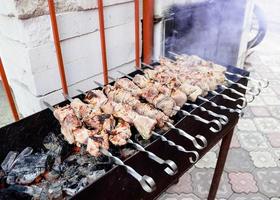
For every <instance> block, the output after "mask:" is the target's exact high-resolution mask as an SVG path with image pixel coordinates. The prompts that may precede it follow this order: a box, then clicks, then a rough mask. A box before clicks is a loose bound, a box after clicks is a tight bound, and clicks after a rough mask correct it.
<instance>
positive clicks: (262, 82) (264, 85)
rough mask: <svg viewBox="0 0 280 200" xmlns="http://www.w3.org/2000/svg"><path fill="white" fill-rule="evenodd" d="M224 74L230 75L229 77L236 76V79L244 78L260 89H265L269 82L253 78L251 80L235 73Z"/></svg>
mask: <svg viewBox="0 0 280 200" xmlns="http://www.w3.org/2000/svg"><path fill="white" fill-rule="evenodd" d="M226 74H228V75H231V76H236V77H238V78H245V79H247V80H249V81H252V82H255V83H257V84H258V85H259V87H261V88H267V87H268V86H269V81H268V80H266V79H260V80H257V79H254V78H251V77H248V76H242V75H241V74H236V73H232V72H228V71H227V72H226Z"/></svg>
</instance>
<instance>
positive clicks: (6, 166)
mask: <svg viewBox="0 0 280 200" xmlns="http://www.w3.org/2000/svg"><path fill="white" fill-rule="evenodd" d="M17 154H18V153H17V152H15V151H10V152H9V153H8V154H7V156H6V158H5V159H4V161H3V162H2V164H1V167H2V169H3V170H4V172H6V173H7V172H9V171H10V170H11V166H12V165H13V162H14V161H15V159H16V157H17Z"/></svg>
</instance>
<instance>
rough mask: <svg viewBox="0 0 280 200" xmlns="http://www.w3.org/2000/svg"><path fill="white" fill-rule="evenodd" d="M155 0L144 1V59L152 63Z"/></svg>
mask: <svg viewBox="0 0 280 200" xmlns="http://www.w3.org/2000/svg"><path fill="white" fill-rule="evenodd" d="M153 19H154V0H145V1H143V61H144V62H145V63H151V57H152V49H153V28H154V20H153Z"/></svg>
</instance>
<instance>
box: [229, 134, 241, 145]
mask: <svg viewBox="0 0 280 200" xmlns="http://www.w3.org/2000/svg"><path fill="white" fill-rule="evenodd" d="M230 148H240V143H239V141H238V138H237V135H236V134H233V136H232V139H231V143H230Z"/></svg>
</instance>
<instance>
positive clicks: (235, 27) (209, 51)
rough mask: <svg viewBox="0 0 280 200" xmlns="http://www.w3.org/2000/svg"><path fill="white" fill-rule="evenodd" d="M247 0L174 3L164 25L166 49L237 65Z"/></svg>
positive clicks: (166, 53)
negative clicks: (170, 17) (168, 18)
mask: <svg viewBox="0 0 280 200" xmlns="http://www.w3.org/2000/svg"><path fill="white" fill-rule="evenodd" d="M245 8H246V0H238V1H236V0H227V1H224V0H215V1H211V2H209V1H207V2H203V3H198V4H195V5H189V4H188V5H182V4H178V5H173V6H172V7H171V8H170V9H169V13H168V16H172V17H173V19H174V20H168V21H167V22H166V26H165V36H166V38H165V39H166V40H165V55H166V56H168V51H174V52H177V53H186V54H195V55H198V56H200V57H202V58H204V59H208V60H212V61H214V62H217V63H219V64H223V65H236V63H237V59H238V52H239V45H240V39H241V34H242V29H243V23H244V14H245Z"/></svg>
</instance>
